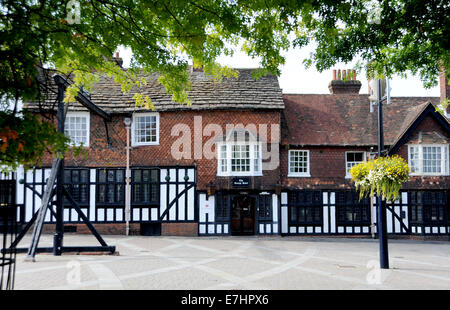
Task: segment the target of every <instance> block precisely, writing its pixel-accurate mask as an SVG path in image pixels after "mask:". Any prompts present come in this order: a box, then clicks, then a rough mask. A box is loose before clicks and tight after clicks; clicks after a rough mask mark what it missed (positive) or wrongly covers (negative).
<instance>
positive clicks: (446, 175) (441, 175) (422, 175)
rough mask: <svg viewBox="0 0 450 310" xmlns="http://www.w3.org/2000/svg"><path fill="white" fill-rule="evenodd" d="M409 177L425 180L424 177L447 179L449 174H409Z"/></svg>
mask: <svg viewBox="0 0 450 310" xmlns="http://www.w3.org/2000/svg"><path fill="white" fill-rule="evenodd" d="M409 176H411V177H422V178H426V177H448V176H449V174H412V173H410V174H409Z"/></svg>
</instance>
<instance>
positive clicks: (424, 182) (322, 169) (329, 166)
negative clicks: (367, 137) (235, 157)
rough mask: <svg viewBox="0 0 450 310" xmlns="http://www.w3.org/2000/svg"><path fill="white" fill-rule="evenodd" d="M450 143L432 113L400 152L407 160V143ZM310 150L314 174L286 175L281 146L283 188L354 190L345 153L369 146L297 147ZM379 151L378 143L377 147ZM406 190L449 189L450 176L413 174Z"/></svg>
mask: <svg viewBox="0 0 450 310" xmlns="http://www.w3.org/2000/svg"><path fill="white" fill-rule="evenodd" d="M449 142H450V134H449V133H448V132H445V131H444V129H443V128H442V127H441V125H440V124H439V123H438V122H437V121H436V120H435V119H434V118H433V117H431V116H428V117H426V118H425V119H424V120H423V121H422V123H421V124H419V126H418V127H417V128H416V129H415V130H414V132H413V133H412V134H411V136H410V138H409V139H408V141H407V142H406V143H405V144H404V145H402V146H401V147H400V149H399V150H398V152H397V154H398V155H400V156H401V157H403V158H404V159H405V160H406V161H408V149H407V144H408V143H424V144H425V143H426V144H432V143H436V144H443V143H449ZM290 149H291V150H293V149H302V150H309V151H310V153H309V155H310V174H311V177H287V175H288V154H289V150H288V149H286V148H285V147H284V146H283V147H281V155H280V172H281V180H282V186H283V188H288V189H351V188H354V185H353V184H352V182H351V181H350V179H347V178H345V152H346V151H366V152H367V151H369V148H353V147H316V146H315V147H311V146H305V147H303V148H294V147H292V146H291V147H290ZM374 149H375V151H376V150H377V148H376V146H375V147H374ZM403 188H404V189H448V188H450V177H449V176H440V177H432V176H426V177H417V176H416V177H411V179H410V181H409V182H407V183H405V185H404V186H403Z"/></svg>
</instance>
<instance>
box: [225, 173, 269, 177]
mask: <svg viewBox="0 0 450 310" xmlns="http://www.w3.org/2000/svg"><path fill="white" fill-rule="evenodd" d="M216 176H218V177H262V176H263V174H262V173H255V174H248V173H247V174H232V173H231V174H228V173H227V174H216Z"/></svg>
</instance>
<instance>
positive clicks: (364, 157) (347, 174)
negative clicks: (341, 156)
mask: <svg viewBox="0 0 450 310" xmlns="http://www.w3.org/2000/svg"><path fill="white" fill-rule="evenodd" d="M348 153H362V154H363V161H362V162H365V161H367V154H366V152H364V151H346V152H345V178H346V179H350V178H351V177H352V175H351V174H350V169H349V170H348V171H347V163H348V161H347V154H348ZM352 163H361V162H357V161H352ZM352 167H353V166H352Z"/></svg>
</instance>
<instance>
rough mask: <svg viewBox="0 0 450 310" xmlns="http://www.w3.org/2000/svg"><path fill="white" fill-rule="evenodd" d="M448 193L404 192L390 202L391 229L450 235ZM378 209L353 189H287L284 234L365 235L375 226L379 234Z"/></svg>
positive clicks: (283, 206) (283, 207)
mask: <svg viewBox="0 0 450 310" xmlns="http://www.w3.org/2000/svg"><path fill="white" fill-rule="evenodd" d="M308 196H309V197H310V198H305V197H308ZM448 196H449V193H448V191H409V192H406V191H403V192H401V194H400V198H399V199H397V200H396V201H394V202H390V203H387V212H386V224H387V232H388V233H389V234H396V235H408V234H413V235H414V234H416V235H448V234H450V221H449V216H450V215H449V210H450V207H449V202H450V201H449V198H448ZM299 197H300V198H299ZM377 210H378V208H377V200H376V199H375V198H372V199H368V198H366V199H362V200H361V201H359V199H357V193H356V192H351V191H297V192H293V193H292V192H283V193H281V233H282V234H283V235H297V234H298V235H302V234H332V235H340V234H342V235H351V234H354V235H364V234H371V233H372V229H373V233H377V227H376V225H377ZM318 211H320V212H318ZM299 214H300V215H299Z"/></svg>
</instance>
